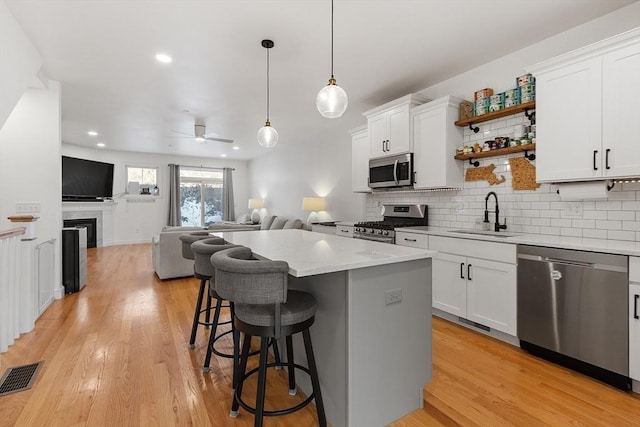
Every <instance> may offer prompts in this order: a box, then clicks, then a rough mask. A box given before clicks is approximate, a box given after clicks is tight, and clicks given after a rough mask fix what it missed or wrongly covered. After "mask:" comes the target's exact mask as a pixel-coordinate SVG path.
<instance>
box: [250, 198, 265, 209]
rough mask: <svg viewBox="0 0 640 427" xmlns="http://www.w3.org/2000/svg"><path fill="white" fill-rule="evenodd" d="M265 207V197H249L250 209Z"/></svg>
mask: <svg viewBox="0 0 640 427" xmlns="http://www.w3.org/2000/svg"><path fill="white" fill-rule="evenodd" d="M262 208H264V199H249V209H262Z"/></svg>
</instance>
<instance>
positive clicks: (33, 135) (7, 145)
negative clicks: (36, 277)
mask: <svg viewBox="0 0 640 427" xmlns="http://www.w3.org/2000/svg"><path fill="white" fill-rule="evenodd" d="M48 86H49V88H48V89H27V90H26V91H25V92H24V94H23V95H22V97H21V98H20V101H19V102H18V104H17V105H16V106H15V108H14V109H13V111H12V113H11V115H10V116H9V118H8V119H7V121H6V122H5V124H4V126H3V127H2V128H1V129H0V229H7V228H12V227H11V223H10V222H9V221H8V220H7V216H9V215H15V214H16V203H17V202H39V203H40V206H41V211H40V213H38V214H35V215H36V216H39V217H40V219H39V220H38V221H37V222H36V233H37V237H38V239H37V242H41V241H45V240H48V239H51V238H54V239H56V250H55V264H54V265H55V270H56V274H55V276H54V277H55V286H56V291H57V292H58V293H57V294H56V297H60V296H61V294H60V283H61V271H60V259H61V258H60V238H61V231H60V228H61V225H62V219H61V218H62V213H61V205H62V204H61V201H60V200H61V197H62V195H61V185H62V184H61V165H60V83H58V82H55V81H50V82H49V85H48Z"/></svg>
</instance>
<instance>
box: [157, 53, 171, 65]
mask: <svg viewBox="0 0 640 427" xmlns="http://www.w3.org/2000/svg"><path fill="white" fill-rule="evenodd" d="M156 60H158V62H162V63H163V64H168V63H170V62H171V61H173V59H172V58H171V57H170V56H169V55H167V54H165V53H159V54H157V55H156Z"/></svg>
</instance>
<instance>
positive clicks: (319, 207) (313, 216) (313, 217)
mask: <svg viewBox="0 0 640 427" xmlns="http://www.w3.org/2000/svg"><path fill="white" fill-rule="evenodd" d="M324 209H325V205H324V197H304V198H303V199H302V210H303V211H307V212H311V213H310V214H309V218H307V224H313V223H316V222H318V214H317V212H320V211H323V210H324Z"/></svg>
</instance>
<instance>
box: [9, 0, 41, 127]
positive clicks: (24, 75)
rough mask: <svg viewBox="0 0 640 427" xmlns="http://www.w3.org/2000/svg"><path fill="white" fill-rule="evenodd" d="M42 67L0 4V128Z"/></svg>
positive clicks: (16, 23) (36, 54)
mask: <svg viewBox="0 0 640 427" xmlns="http://www.w3.org/2000/svg"><path fill="white" fill-rule="evenodd" d="M41 66H42V57H41V56H40V54H39V53H38V51H37V50H36V48H35V47H34V46H33V44H32V43H31V40H29V39H28V38H27V36H26V35H25V34H24V32H23V31H22V28H20V25H19V24H18V22H17V21H16V20H15V18H14V17H13V15H11V12H9V9H7V6H6V5H5V4H4V1H2V0H0V128H1V127H2V125H3V124H4V123H5V121H6V120H7V118H8V117H9V114H11V111H12V110H13V107H14V106H15V105H16V103H17V102H18V100H19V99H20V97H21V96H22V93H23V92H24V90H25V89H26V88H27V86H29V83H31V82H32V80H33V79H34V77H35V75H36V73H37V72H38V70H40V67H41Z"/></svg>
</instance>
